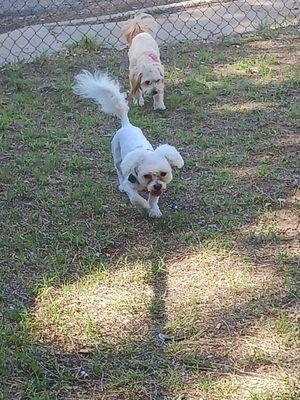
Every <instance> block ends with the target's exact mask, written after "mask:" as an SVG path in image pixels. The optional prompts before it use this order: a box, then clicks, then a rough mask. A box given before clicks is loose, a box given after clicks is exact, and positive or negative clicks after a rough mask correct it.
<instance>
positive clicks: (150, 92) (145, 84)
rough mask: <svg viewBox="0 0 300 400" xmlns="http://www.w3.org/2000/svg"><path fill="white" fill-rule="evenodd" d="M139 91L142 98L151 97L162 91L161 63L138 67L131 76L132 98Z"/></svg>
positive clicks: (162, 72) (162, 69)
mask: <svg viewBox="0 0 300 400" xmlns="http://www.w3.org/2000/svg"><path fill="white" fill-rule="evenodd" d="M140 89H141V91H142V93H143V96H144V97H151V96H154V95H156V94H159V93H163V91H164V67H163V66H162V65H161V63H159V62H157V63H149V64H144V65H142V66H140V67H139V70H138V71H134V73H133V74H132V76H131V92H130V95H131V96H134V95H136V94H137V92H138V91H139V90H140Z"/></svg>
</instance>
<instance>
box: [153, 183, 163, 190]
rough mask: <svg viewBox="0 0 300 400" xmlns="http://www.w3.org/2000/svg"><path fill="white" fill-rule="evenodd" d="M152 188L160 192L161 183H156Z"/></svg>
mask: <svg viewBox="0 0 300 400" xmlns="http://www.w3.org/2000/svg"><path fill="white" fill-rule="evenodd" d="M153 187H154V189H155V190H160V189H161V188H162V185H161V183H156V184H155V185H154V186H153Z"/></svg>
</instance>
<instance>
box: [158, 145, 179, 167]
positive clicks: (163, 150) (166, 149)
mask: <svg viewBox="0 0 300 400" xmlns="http://www.w3.org/2000/svg"><path fill="white" fill-rule="evenodd" d="M155 151H156V152H158V153H159V154H161V155H162V156H164V157H166V159H167V160H168V162H169V164H170V165H171V167H177V168H182V167H183V165H184V161H183V159H182V157H181V155H180V154H179V152H178V151H177V150H176V149H175V147H173V146H170V145H169V144H162V145H161V146H158V148H157V149H156V150H155Z"/></svg>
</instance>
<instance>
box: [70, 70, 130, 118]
mask: <svg viewBox="0 0 300 400" xmlns="http://www.w3.org/2000/svg"><path fill="white" fill-rule="evenodd" d="M73 91H74V93H75V94H78V95H79V96H81V97H84V98H87V99H93V100H95V101H96V102H97V103H98V104H100V106H101V109H102V111H103V112H105V113H107V114H113V115H116V116H117V117H118V118H120V119H121V122H122V125H125V124H126V123H129V120H128V111H129V107H128V104H127V101H126V94H125V93H121V91H120V85H119V83H118V82H117V81H114V80H113V79H111V78H110V77H109V76H108V75H107V74H105V73H102V72H99V71H98V72H95V73H94V74H91V73H90V72H89V71H86V70H82V71H81V72H80V73H79V74H78V75H76V77H75V83H74V86H73Z"/></svg>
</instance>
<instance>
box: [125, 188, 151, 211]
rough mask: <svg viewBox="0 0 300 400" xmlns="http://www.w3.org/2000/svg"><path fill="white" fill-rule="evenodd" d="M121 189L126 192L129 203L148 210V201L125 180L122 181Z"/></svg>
mask: <svg viewBox="0 0 300 400" xmlns="http://www.w3.org/2000/svg"><path fill="white" fill-rule="evenodd" d="M122 189H123V190H124V192H126V193H127V195H128V197H129V200H130V203H131V204H132V205H133V206H136V207H138V208H141V209H144V210H148V209H149V204H148V202H147V201H146V200H145V199H144V198H143V197H142V196H141V195H140V194H139V193H138V192H137V191H135V190H133V189H132V187H131V186H130V184H129V183H128V182H127V181H124V182H123V185H122Z"/></svg>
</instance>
